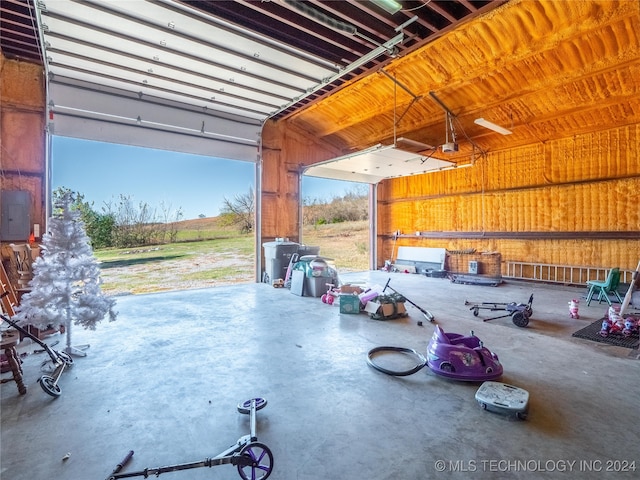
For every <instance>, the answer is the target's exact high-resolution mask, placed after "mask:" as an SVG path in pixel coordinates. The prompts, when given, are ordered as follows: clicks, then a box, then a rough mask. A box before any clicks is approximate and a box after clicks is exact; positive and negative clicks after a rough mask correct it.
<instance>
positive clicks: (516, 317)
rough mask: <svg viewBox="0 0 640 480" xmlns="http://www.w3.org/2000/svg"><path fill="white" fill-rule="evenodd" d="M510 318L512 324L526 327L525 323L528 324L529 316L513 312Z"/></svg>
mask: <svg viewBox="0 0 640 480" xmlns="http://www.w3.org/2000/svg"><path fill="white" fill-rule="evenodd" d="M511 319H512V320H513V323H514V325H516V326H518V327H526V326H527V325H529V317H528V316H526V315H525V314H524V313H523V312H516V313H514V314H513V317H511Z"/></svg>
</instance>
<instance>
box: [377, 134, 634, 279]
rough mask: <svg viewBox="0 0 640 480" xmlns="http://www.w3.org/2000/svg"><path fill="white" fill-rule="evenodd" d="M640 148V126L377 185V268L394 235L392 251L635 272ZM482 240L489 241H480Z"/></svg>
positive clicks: (492, 155)
mask: <svg viewBox="0 0 640 480" xmlns="http://www.w3.org/2000/svg"><path fill="white" fill-rule="evenodd" d="M639 140H640V125H630V126H623V127H620V128H618V129H610V130H606V131H601V132H594V133H590V134H582V135H575V136H572V137H570V138H563V139H559V140H556V141H552V142H549V143H547V144H542V143H539V144H535V145H528V146H522V147H517V148H513V149H510V150H505V151H500V152H493V153H489V154H488V155H487V156H486V157H484V158H481V159H478V160H477V161H476V164H475V166H474V167H472V168H467V169H460V170H449V171H445V172H439V173H431V174H425V175H421V176H415V177H406V178H401V179H392V180H387V181H384V182H383V183H382V184H381V185H379V187H378V198H379V206H378V228H379V233H380V235H381V236H382V237H383V238H384V239H383V241H382V242H380V245H381V247H380V250H379V257H378V259H377V261H378V264H379V265H383V264H384V260H386V259H389V258H390V257H389V256H388V255H390V254H391V251H392V249H393V246H392V244H393V242H394V240H393V236H392V234H393V232H397V231H400V232H402V234H404V235H407V236H408V237H401V238H400V239H398V240H396V243H397V244H400V245H414V246H429V247H441V248H447V249H451V250H464V249H468V248H475V249H478V250H480V251H497V252H500V253H501V254H502V259H503V262H507V261H518V262H535V263H549V264H558V265H576V266H590V267H594V266H595V267H597V266H605V267H606V266H611V265H614V266H619V267H620V268H623V269H634V268H635V266H636V265H637V262H638V260H639V259H640V161H638V158H639V153H640V151H639V150H640V147H639ZM416 232H421V234H422V235H421V236H420V237H417V236H416ZM487 232H489V233H490V234H491V235H490V237H491V238H485V239H482V238H478V237H479V236H480V235H481V234H482V233H484V234H485V235H486V234H487ZM557 232H560V233H559V235H557V236H560V237H562V236H564V238H556V237H553V234H554V233H557ZM594 232H595V233H596V234H597V233H598V232H602V233H603V234H605V235H604V236H603V237H602V238H600V237H599V238H595V237H594ZM616 232H621V233H620V234H619V235H618V236H619V238H616V235H617V234H616ZM500 233H502V234H503V235H502V236H501V235H500ZM636 234H637V236H636ZM465 235H466V236H467V238H459V237H464V236H465ZM518 236H520V237H521V238H518ZM545 236H546V237H548V238H545ZM432 237H439V238H432ZM551 237H553V238H551ZM604 237H606V238H604ZM390 245H391V246H390ZM396 248H397V247H396Z"/></svg>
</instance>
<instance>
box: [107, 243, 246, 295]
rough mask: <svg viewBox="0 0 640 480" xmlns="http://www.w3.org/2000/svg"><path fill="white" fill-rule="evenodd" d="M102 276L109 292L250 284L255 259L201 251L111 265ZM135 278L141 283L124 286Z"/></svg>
mask: <svg viewBox="0 0 640 480" xmlns="http://www.w3.org/2000/svg"><path fill="white" fill-rule="evenodd" d="M211 272H217V273H216V274H215V275H213V274H212V273H211ZM101 277H102V281H103V285H102V290H103V292H104V293H105V294H108V295H126V294H141V293H152V292H162V291H171V290H187V289H193V288H208V287H216V286H221V285H230V284H236V283H249V282H253V281H254V278H255V277H254V261H253V258H250V257H247V256H243V255H238V254H229V253H222V254H221V253H201V254H197V255H195V256H194V257H191V258H190V259H189V260H185V259H177V260H164V261H162V262H157V263H154V264H138V265H130V266H123V267H110V268H105V269H102V272H101ZM212 277H215V278H212ZM135 280H138V281H135ZM132 281H134V282H135V284H137V285H139V286H137V287H133V288H131V287H122V286H121V285H128V286H130V285H131V284H132Z"/></svg>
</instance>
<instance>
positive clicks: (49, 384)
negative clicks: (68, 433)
mask: <svg viewBox="0 0 640 480" xmlns="http://www.w3.org/2000/svg"><path fill="white" fill-rule="evenodd" d="M0 318H2V320H4V321H5V322H7V323H8V324H9V325H11V326H12V327H13V328H15V329H16V330H18V331H19V332H20V333H22V335H24V336H25V337H29V338H30V339H31V340H33V341H34V342H36V343H37V344H38V345H40V346H41V347H42V348H43V350H44V351H45V352H47V355H49V358H50V359H51V362H52V363H53V372H52V374H51V375H42V376H41V377H40V379H39V380H38V383H39V384H40V386H41V387H42V389H43V390H44V391H45V393H47V394H49V395H51V396H52V397H59V396H60V394H61V393H62V390H61V389H60V387H59V386H58V380H59V379H60V376H61V375H62V372H64V369H65V368H67V367H71V366H73V358H71V356H70V355H68V354H67V353H65V352H58V351H57V350H53V349H52V348H51V347H50V346H49V345H47V344H46V343H44V342H43V341H42V340H40V339H39V338H38V337H36V336H35V335H33V334H32V333H31V332H30V331H29V330H27V329H26V328H23V327H21V326H20V325H18V324H17V323H16V322H14V321H13V320H11V319H10V318H9V317H7V316H5V315H2V314H0Z"/></svg>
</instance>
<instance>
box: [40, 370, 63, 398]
mask: <svg viewBox="0 0 640 480" xmlns="http://www.w3.org/2000/svg"><path fill="white" fill-rule="evenodd" d="M38 383H39V384H40V386H41V387H42V390H44V391H45V393H46V394H48V395H51V396H52V397H59V396H60V395H61V394H62V390H60V387H59V386H58V384H57V383H56V380H55V378H53V377H51V376H49V375H43V376H41V377H40V379H39V380H38Z"/></svg>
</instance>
